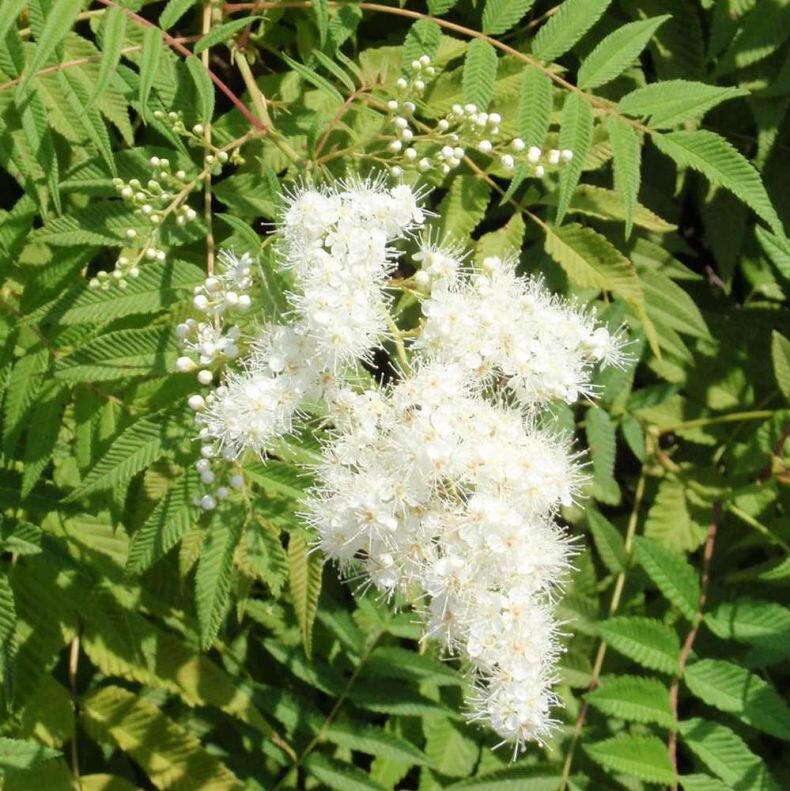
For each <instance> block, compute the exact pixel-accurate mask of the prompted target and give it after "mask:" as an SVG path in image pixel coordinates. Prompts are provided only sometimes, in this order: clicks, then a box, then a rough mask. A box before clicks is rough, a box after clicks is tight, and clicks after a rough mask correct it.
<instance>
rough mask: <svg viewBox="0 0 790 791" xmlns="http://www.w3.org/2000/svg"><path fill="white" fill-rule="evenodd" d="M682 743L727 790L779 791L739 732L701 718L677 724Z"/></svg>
mask: <svg viewBox="0 0 790 791" xmlns="http://www.w3.org/2000/svg"><path fill="white" fill-rule="evenodd" d="M678 727H679V730H680V735H681V736H682V737H683V743H684V744H685V745H686V746H687V747H688V748H689V749H690V750H691V751H692V752H693V753H694V754H695V755H696V756H697V757H698V758H699V759H700V761H702V762H703V763H704V764H705V765H706V766H707V767H708V769H710V770H711V771H712V772H713V773H714V774H716V775H717V776H718V777H720V778H721V779H722V780H724V782H725V783H726V784H727V788H734V789H741V790H742V791H746V790H747V789H751V791H779V786H778V785H777V784H776V782H775V781H774V779H773V778H772V777H771V775H770V774H769V772H768V769H767V768H766V766H765V764H764V762H763V760H762V759H761V758H760V757H759V756H757V755H755V754H754V753H753V752H752V751H751V750H750V749H749V747H748V746H747V744H746V742H745V741H744V740H743V739H742V738H741V737H740V736H738V734H737V733H735V732H734V731H731V730H730V729H729V728H727V727H725V726H724V725H721V724H720V723H718V722H714V721H712V720H702V719H698V718H696V717H695V718H694V719H690V720H685V721H684V722H681V723H679V725H678Z"/></svg>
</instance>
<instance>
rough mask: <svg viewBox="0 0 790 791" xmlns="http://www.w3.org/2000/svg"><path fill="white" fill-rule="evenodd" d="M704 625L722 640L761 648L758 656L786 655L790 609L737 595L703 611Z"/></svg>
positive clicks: (788, 653)
mask: <svg viewBox="0 0 790 791" xmlns="http://www.w3.org/2000/svg"><path fill="white" fill-rule="evenodd" d="M705 626H707V627H708V629H710V630H711V631H712V632H713V633H714V634H715V635H716V636H717V637H720V638H721V639H722V640H736V641H737V642H739V643H748V644H750V645H753V646H756V647H757V648H758V649H761V650H760V651H758V652H757V655H758V656H761V655H767V656H768V657H771V656H774V657H776V658H777V659H782V658H784V657H787V656H790V609H788V608H787V607H783V606H782V605H781V604H779V603H778V602H773V601H762V600H759V599H751V598H741V599H736V600H735V601H734V602H725V603H724V604H720V605H719V606H718V607H716V608H715V609H714V610H712V611H710V612H708V613H706V614H705Z"/></svg>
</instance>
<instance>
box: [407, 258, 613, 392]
mask: <svg viewBox="0 0 790 791" xmlns="http://www.w3.org/2000/svg"><path fill="white" fill-rule="evenodd" d="M436 259H439V260H440V261H442V262H443V270H444V271H445V272H448V273H450V275H449V276H446V277H445V278H444V279H442V280H440V281H439V282H438V284H436V285H434V287H433V289H432V292H431V296H430V298H429V299H428V300H427V301H426V302H425V303H424V305H423V313H424V315H425V317H426V321H425V325H424V328H423V331H422V333H421V335H420V338H419V340H418V342H417V344H416V345H417V348H418V349H419V350H420V351H421V352H422V353H424V354H427V355H430V356H437V357H438V358H439V359H442V360H444V361H446V362H453V363H455V364H457V365H459V366H461V367H462V368H464V369H465V370H467V371H468V372H469V374H470V375H472V376H474V377H475V378H477V379H478V380H480V381H482V382H484V383H487V384H491V383H493V382H494V381H502V380H504V384H505V386H506V388H507V389H508V390H509V391H511V392H512V394H513V395H514V396H515V398H516V400H517V401H518V402H519V403H520V404H522V405H524V406H526V407H533V406H540V405H545V404H547V403H548V402H550V401H553V400H560V401H566V402H567V403H573V402H574V401H576V400H577V399H578V398H579V396H580V395H586V396H591V395H592V392H591V385H590V375H591V374H592V371H593V368H594V366H595V365H598V364H600V363H602V362H606V363H607V364H610V365H611V364H619V363H620V360H621V355H620V352H619V349H620V342H619V340H618V338H617V337H616V336H612V335H610V333H609V332H608V330H607V329H606V328H605V327H599V326H597V324H596V319H595V312H594V311H592V312H583V311H580V310H575V309H574V308H573V307H572V306H571V305H569V304H568V303H566V302H565V301H563V300H560V299H558V298H557V297H555V296H553V295H552V294H551V293H549V292H548V291H547V290H546V289H545V288H544V287H543V286H542V284H541V283H540V281H537V280H529V279H526V278H523V277H519V276H518V275H517V274H516V271H515V266H516V262H515V261H502V260H501V259H499V258H494V257H492V258H486V259H485V260H484V261H483V265H482V268H481V271H478V272H475V273H473V274H471V275H468V276H464V275H463V274H459V273H460V272H461V268H460V262H459V261H458V260H457V258H455V256H454V255H453V254H450V253H446V252H443V251H442V250H441V249H439V250H433V251H431V253H430V257H429V261H430V263H431V265H432V267H436V263H435V262H436ZM454 259H455V265H451V264H450V263H448V262H452V261H453V260H454ZM428 271H429V272H430V271H431V270H430V269H429V270H428ZM437 286H438V287H437Z"/></svg>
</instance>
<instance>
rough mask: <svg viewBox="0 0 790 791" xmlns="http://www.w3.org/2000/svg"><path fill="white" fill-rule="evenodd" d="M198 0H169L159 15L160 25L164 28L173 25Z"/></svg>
mask: <svg viewBox="0 0 790 791" xmlns="http://www.w3.org/2000/svg"><path fill="white" fill-rule="evenodd" d="M196 2H197V0H168V2H167V5H166V6H165V7H164V10H163V11H162V13H161V14H160V15H159V26H160V27H161V28H162V29H163V30H167V29H168V28H169V27H173V25H175V23H176V22H178V20H179V19H181V17H182V16H184V14H186V12H187V11H189V9H190V8H191V7H192V6H193V5H195V3H196Z"/></svg>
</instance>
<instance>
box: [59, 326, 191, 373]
mask: <svg viewBox="0 0 790 791" xmlns="http://www.w3.org/2000/svg"><path fill="white" fill-rule="evenodd" d="M177 357H178V343H177V341H176V339H175V336H174V333H173V331H172V330H171V329H170V328H169V327H162V328H159V327H144V328H143V329H129V330H118V331H117V332H109V333H107V334H106V335H100V336H99V337H98V338H94V340H92V341H88V343H86V344H85V345H84V346H81V347H80V348H78V349H77V350H76V351H74V352H72V353H71V354H68V355H66V356H65V357H62V358H61V359H60V360H58V363H57V365H56V366H55V377H56V378H57V379H62V380H64V381H68V382H103V381H108V380H110V379H122V378H125V377H128V376H154V375H156V374H168V373H172V372H173V370H174V368H175V361H176V358H177Z"/></svg>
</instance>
